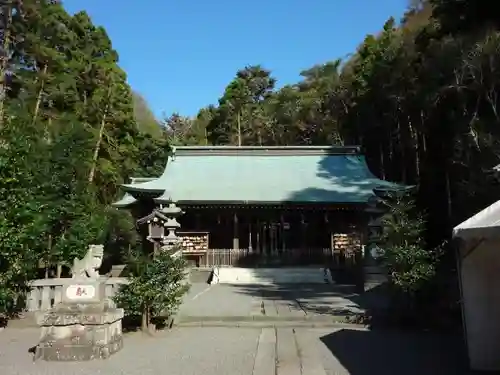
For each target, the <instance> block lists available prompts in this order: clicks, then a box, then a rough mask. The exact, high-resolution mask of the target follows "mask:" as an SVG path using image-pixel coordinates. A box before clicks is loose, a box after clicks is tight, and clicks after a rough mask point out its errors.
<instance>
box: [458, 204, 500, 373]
mask: <svg viewBox="0 0 500 375" xmlns="http://www.w3.org/2000/svg"><path fill="white" fill-rule="evenodd" d="M453 237H454V238H455V239H458V241H457V242H458V264H459V277H460V287H461V288H460V289H461V295H462V313H463V314H462V315H463V321H464V330H465V336H466V340H467V350H468V355H469V362H470V366H471V368H472V369H473V370H500V201H498V202H496V203H494V204H492V205H491V206H489V207H487V208H485V209H484V210H482V211H481V212H479V213H478V214H476V215H474V216H473V217H471V218H469V219H467V220H466V221H464V222H463V223H461V224H460V225H458V226H456V227H455V228H454V229H453Z"/></svg>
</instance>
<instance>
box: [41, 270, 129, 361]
mask: <svg viewBox="0 0 500 375" xmlns="http://www.w3.org/2000/svg"><path fill="white" fill-rule="evenodd" d="M122 319H123V309H117V308H113V307H110V305H109V301H107V300H106V299H105V297H104V284H102V283H100V282H99V281H96V280H88V279H87V280H83V281H79V280H75V279H68V284H67V285H66V286H64V287H63V295H62V302H61V303H60V304H58V305H57V306H55V307H54V308H53V309H51V310H49V311H45V312H39V313H38V314H37V316H36V320H37V324H38V325H40V326H41V337H40V343H39V344H38V346H37V348H36V352H35V359H39V358H42V359H44V360H47V361H86V360H92V359H105V358H108V357H109V356H110V355H111V354H113V353H116V352H117V351H119V350H120V349H121V348H122V346H123V337H122Z"/></svg>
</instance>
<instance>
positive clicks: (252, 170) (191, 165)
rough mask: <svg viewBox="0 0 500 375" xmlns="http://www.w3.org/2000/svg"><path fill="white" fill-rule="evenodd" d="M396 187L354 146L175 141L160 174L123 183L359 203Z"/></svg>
mask: <svg viewBox="0 0 500 375" xmlns="http://www.w3.org/2000/svg"><path fill="white" fill-rule="evenodd" d="M398 187H399V185H397V184H394V183H391V182H387V181H384V180H380V179H378V178H376V177H375V176H374V175H373V174H372V173H371V172H370V171H369V169H368V166H367V165H366V161H365V158H364V156H362V155H361V154H360V152H359V148H358V147H314V146H309V147H307V146H303V147H294V146H292V147H290V146H289V147H200V146H192V147H178V148H176V149H175V150H174V151H173V153H172V155H171V156H170V157H169V159H168V162H167V166H166V168H165V171H164V172H163V175H162V176H160V177H159V178H157V179H154V180H150V181H146V182H142V183H135V184H134V183H133V184H128V185H123V188H124V189H125V190H126V191H127V192H128V193H130V194H131V195H137V194H144V193H151V194H154V195H155V196H157V198H156V201H157V202H159V203H165V202H169V201H175V202H179V203H182V202H200V203H201V202H206V203H210V202H212V203H216V202H218V203H224V202H225V203H281V202H295V203H365V202H366V201H367V200H368V199H369V198H370V197H371V196H373V195H374V194H373V189H376V188H382V189H394V188H398ZM160 194H161V195H160ZM131 198H132V197H131ZM124 199H125V197H124ZM127 199H128V198H127ZM122 201H123V199H122ZM120 202H121V201H120ZM117 203H119V202H117ZM123 203H126V202H123ZM122 206H123V205H122Z"/></svg>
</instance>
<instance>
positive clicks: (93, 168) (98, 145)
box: [88, 85, 113, 184]
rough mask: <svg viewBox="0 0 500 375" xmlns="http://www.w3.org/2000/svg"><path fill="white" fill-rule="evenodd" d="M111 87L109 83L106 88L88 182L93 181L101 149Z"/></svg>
mask: <svg viewBox="0 0 500 375" xmlns="http://www.w3.org/2000/svg"><path fill="white" fill-rule="evenodd" d="M112 87H113V85H109V88H108V95H107V103H106V107H105V108H104V112H103V114H102V119H101V126H100V128H99V135H98V136H97V142H96V144H95V148H94V155H93V157H92V166H91V167H90V172H89V178H88V182H89V184H90V183H92V181H94V176H95V171H96V168H97V159H98V158H99V151H100V149H101V143H102V137H103V135H104V128H105V126H106V117H107V115H108V110H109V106H110V102H111V98H110V96H111V89H112Z"/></svg>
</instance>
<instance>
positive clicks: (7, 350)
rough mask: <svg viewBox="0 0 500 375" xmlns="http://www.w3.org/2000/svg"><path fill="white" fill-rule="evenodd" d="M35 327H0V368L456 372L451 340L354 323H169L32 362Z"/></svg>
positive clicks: (225, 373) (106, 373)
mask: <svg viewBox="0 0 500 375" xmlns="http://www.w3.org/2000/svg"><path fill="white" fill-rule="evenodd" d="M38 335H39V332H38V330H37V329H32V328H27V329H6V330H4V331H2V332H0V374H2V375H4V374H5V375H98V374H102V375H125V374H126V375H161V374H167V373H168V374H175V375H201V374H203V375H236V374H238V375H348V374H350V375H374V374H375V375H377V374H380V375H403V374H404V375H422V374H425V375H434V374H436V375H438V374H439V375H448V374H449V375H462V374H466V372H465V371H464V370H463V367H462V366H461V364H460V358H463V356H461V355H460V352H459V351H458V350H457V349H456V348H455V346H456V345H455V344H456V341H455V340H450V339H449V338H442V337H436V336H427V335H409V334H401V333H387V332H384V333H376V332H369V331H366V330H354V329H339V328H328V329H304V328H297V329H292V328H174V329H173V330H171V331H169V332H167V333H165V334H161V335H159V336H158V337H153V338H152V337H148V336H144V335H142V334H140V333H134V334H129V335H126V338H125V343H124V348H123V350H122V351H120V352H119V353H117V354H115V355H114V356H112V357H111V358H109V359H108V360H104V361H91V362H80V363H56V362H44V361H37V362H33V360H32V355H31V354H29V353H28V349H29V348H30V347H31V346H33V345H35V344H36V343H37V340H38Z"/></svg>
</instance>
